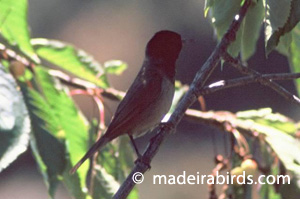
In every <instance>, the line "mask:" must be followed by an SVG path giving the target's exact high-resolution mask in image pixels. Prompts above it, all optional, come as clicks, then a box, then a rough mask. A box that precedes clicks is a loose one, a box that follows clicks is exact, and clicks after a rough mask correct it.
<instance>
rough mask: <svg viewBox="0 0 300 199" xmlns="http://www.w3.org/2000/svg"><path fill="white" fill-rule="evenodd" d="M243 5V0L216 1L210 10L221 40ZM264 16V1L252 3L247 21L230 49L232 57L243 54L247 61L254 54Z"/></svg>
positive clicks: (245, 20) (242, 25) (246, 17)
mask: <svg viewBox="0 0 300 199" xmlns="http://www.w3.org/2000/svg"><path fill="white" fill-rule="evenodd" d="M241 3H242V2H241V0H227V1H223V0H214V3H213V5H212V6H211V8H210V17H211V21H212V25H213V27H214V29H215V31H216V33H217V38H218V39H219V40H220V39H221V38H222V37H223V35H224V34H225V33H226V32H227V30H228V28H229V26H230V24H231V23H232V21H233V20H234V19H235V17H238V16H237V14H238V11H239V9H240V6H241ZM263 16H264V9H263V3H262V1H257V2H255V1H252V4H251V6H250V8H249V9H248V12H247V14H246V16H245V19H244V21H243V23H242V24H241V27H240V29H239V30H238V32H237V34H236V40H235V41H234V42H233V43H232V44H231V45H230V46H229V48H228V52H229V53H230V54H231V55H232V56H234V57H236V56H238V54H239V53H241V57H242V59H243V60H247V59H248V58H250V57H251V56H252V55H253V54H254V52H255V49H256V42H257V40H258V37H259V32H260V27H261V24H262V21H263Z"/></svg>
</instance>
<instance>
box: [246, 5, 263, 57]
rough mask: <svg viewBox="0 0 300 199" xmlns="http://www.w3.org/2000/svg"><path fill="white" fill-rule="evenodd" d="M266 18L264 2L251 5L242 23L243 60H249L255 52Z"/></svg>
mask: <svg viewBox="0 0 300 199" xmlns="http://www.w3.org/2000/svg"><path fill="white" fill-rule="evenodd" d="M263 18H264V6H263V2H262V0H259V1H257V3H253V2H252V4H251V7H250V8H249V10H248V12H247V15H246V16H245V18H244V22H243V23H242V27H241V28H242V32H243V33H242V38H241V40H242V41H241V58H242V60H243V61H246V60H247V59H249V58H250V57H251V56H252V55H253V54H254V52H255V49H256V42H257V40H258V38H259V33H260V28H261V24H262V21H263Z"/></svg>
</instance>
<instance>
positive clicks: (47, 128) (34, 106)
mask: <svg viewBox="0 0 300 199" xmlns="http://www.w3.org/2000/svg"><path fill="white" fill-rule="evenodd" d="M23 93H25V96H26V98H27V100H26V101H28V103H27V104H28V107H29V110H30V116H31V120H32V127H33V135H32V137H31V148H32V151H33V154H34V156H35V159H36V161H37V163H38V165H39V168H40V171H41V172H42V174H43V177H44V181H45V183H46V185H47V187H48V192H49V195H50V196H51V197H52V198H54V194H55V191H56V188H57V185H58V182H59V181H60V179H61V176H62V173H63V171H64V168H65V147H64V143H63V141H60V140H58V139H57V138H55V137H54V135H55V134H59V131H61V129H59V128H58V125H57V121H56V118H54V115H53V114H52V110H51V109H50V107H49V105H48V104H47V103H46V102H45V100H44V99H43V98H42V97H41V96H40V95H39V94H38V93H37V92H36V91H34V90H31V89H26V88H23Z"/></svg>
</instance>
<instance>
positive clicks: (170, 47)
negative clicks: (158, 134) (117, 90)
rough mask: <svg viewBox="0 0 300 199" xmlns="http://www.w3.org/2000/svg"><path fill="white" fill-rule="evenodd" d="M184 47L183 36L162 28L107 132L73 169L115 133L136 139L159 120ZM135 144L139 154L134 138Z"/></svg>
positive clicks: (167, 105) (168, 100) (169, 99)
mask: <svg viewBox="0 0 300 199" xmlns="http://www.w3.org/2000/svg"><path fill="white" fill-rule="evenodd" d="M181 48H182V40H181V36H180V35H179V34H178V33H176V32H173V31H168V30H162V31H159V32H157V33H156V34H155V35H154V36H153V37H152V38H151V40H150V41H149V42H148V44H147V46H146V52H145V59H144V63H143V65H142V68H141V69H140V71H139V73H138V75H137V77H136V78H135V80H134V81H133V83H132V85H131V86H130V88H129V89H128V91H127V93H126V95H125V97H124V98H123V100H122V101H121V102H120V104H119V106H118V108H117V110H116V113H115V115H114V117H113V119H112V121H111V123H110V125H109V126H108V128H107V130H106V133H105V134H104V135H103V136H102V137H101V138H100V139H99V140H98V141H97V142H96V143H95V144H94V145H93V146H92V147H91V148H90V149H89V150H88V152H87V153H86V154H85V155H84V156H83V158H82V159H81V160H80V161H79V162H78V163H77V164H76V165H75V166H74V167H73V168H72V169H71V171H70V172H71V173H74V172H75V171H76V170H77V169H78V168H79V167H80V165H81V164H82V163H83V162H84V161H85V160H86V159H88V158H89V157H91V156H92V155H93V154H94V153H95V152H96V151H97V150H101V149H102V148H103V147H104V146H105V145H106V144H107V143H108V142H110V141H111V140H113V139H115V138H116V137H119V136H121V135H124V134H128V135H129V137H130V140H131V141H132V142H133V141H134V140H133V136H135V137H136V136H139V135H142V134H143V133H145V132H147V131H149V130H150V129H153V128H154V127H156V126H157V125H158V124H159V123H160V121H161V120H162V119H163V117H164V115H165V114H166V113H167V112H168V111H169V109H170V107H171V104H172V99H173V96H174V91H175V86H174V83H175V73H176V68H175V62H176V60H177V58H178V56H179V53H180V51H181ZM133 145H134V148H135V150H136V152H137V155H138V156H139V157H140V154H139V153H138V150H137V148H136V146H135V144H134V142H133Z"/></svg>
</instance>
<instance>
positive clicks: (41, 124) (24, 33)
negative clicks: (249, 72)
mask: <svg viewBox="0 0 300 199" xmlns="http://www.w3.org/2000/svg"><path fill="white" fill-rule="evenodd" d="M244 2H245V1H242V0H227V1H223V0H206V2H205V8H204V10H205V16H209V17H210V20H211V23H212V26H213V28H214V30H215V32H216V35H217V38H218V39H221V38H222V36H223V35H224V33H225V32H226V31H227V29H228V27H229V25H230V23H231V22H232V20H234V19H237V18H238V17H239V16H238V15H237V14H238V10H239V9H240V7H241V6H242V5H243V3H244ZM27 4H28V2H27V1H26V0H16V1H10V0H2V1H0V11H1V12H0V13H1V14H0V19H1V20H0V21H1V34H0V35H1V37H2V39H3V40H4V41H3V43H4V44H1V46H0V47H1V52H0V53H1V58H2V60H1V66H0V85H1V87H0V100H1V104H0V110H1V112H0V137H1V139H0V143H1V144H0V171H2V169H4V168H6V167H7V166H9V164H11V163H12V162H13V161H14V160H15V159H16V158H17V156H18V155H20V154H21V153H22V152H24V151H25V150H26V149H27V147H28V143H30V147H31V149H32V151H33V155H34V157H35V160H36V163H37V165H38V167H39V169H40V172H41V174H42V175H43V179H44V181H45V184H46V186H47V188H48V193H49V197H50V198H55V192H56V188H57V185H58V183H60V182H62V183H63V184H64V185H65V186H66V188H67V189H68V190H69V192H70V194H71V195H72V197H73V198H76V199H82V198H85V199H89V198H94V199H96V198H111V197H112V196H113V194H114V193H115V192H116V190H117V189H118V187H119V186H120V184H121V183H122V182H123V181H124V179H125V178H126V176H127V175H128V173H129V172H130V168H132V166H133V157H132V154H133V153H132V148H131V147H130V146H129V143H128V138H127V137H125V136H123V137H121V138H119V139H117V140H115V141H114V142H112V143H110V144H108V145H107V146H106V147H105V148H104V149H103V151H102V152H101V153H100V154H99V156H98V157H95V158H94V161H91V162H92V164H91V165H89V162H86V163H85V164H84V165H83V166H82V167H81V168H80V169H79V170H77V171H76V173H75V174H74V175H70V174H69V170H70V168H72V167H73V166H74V165H75V163H76V162H77V161H78V160H79V159H80V158H81V157H82V156H83V155H84V154H85V152H86V151H87V149H88V148H89V145H90V144H91V143H93V142H95V139H96V137H97V135H96V134H98V133H101V132H102V131H105V129H100V130H101V131H98V130H99V128H98V126H97V125H98V124H96V125H94V124H92V123H90V122H89V121H87V119H86V118H85V116H84V115H83V114H82V113H81V111H80V109H79V108H78V107H77V105H76V104H75V102H74V101H73V99H72V97H71V93H72V92H71V91H70V90H69V87H67V86H66V85H65V84H64V83H74V82H75V83H77V84H78V85H80V86H81V87H83V88H81V89H83V90H85V91H86V92H83V91H82V92H81V93H80V92H79V93H80V94H89V95H92V96H93V97H99V96H100V97H99V98H101V97H102V96H101V92H103V91H104V90H105V89H110V84H109V82H108V79H107V74H113V75H120V74H122V73H123V72H124V70H126V69H127V64H126V63H125V62H123V61H120V60H109V61H107V62H104V64H103V66H102V65H101V64H100V63H99V62H98V61H96V60H95V59H94V58H93V57H92V56H91V55H89V54H88V53H86V52H85V51H83V50H81V49H78V48H76V47H75V46H74V45H72V44H68V43H66V42H64V41H57V40H52V39H46V38H38V39H32V38H31V37H30V32H29V29H30V28H29V26H28V23H27V7H28V5H27ZM299 7H300V0H285V1H282V0H268V1H266V0H252V1H251V6H250V8H249V10H248V12H247V14H246V17H245V19H244V21H243V22H242V24H241V27H240V29H239V31H238V33H237V37H236V41H235V42H233V43H232V44H231V45H230V47H229V53H231V54H232V55H234V56H235V57H236V56H238V55H239V56H240V57H241V59H242V60H243V61H247V60H248V59H249V58H250V57H251V56H252V55H253V54H254V53H255V50H256V42H257V40H258V38H259V33H260V30H261V28H262V27H263V28H264V33H265V46H266V55H268V54H269V53H271V52H272V51H273V50H274V49H275V50H277V51H279V52H280V53H282V54H284V55H285V56H287V57H288V59H289V61H290V65H291V68H292V70H293V71H295V72H299V69H298V68H299V65H300V61H299V54H300V43H299V41H300V30H299V25H297V24H298V21H299V17H300V8H299ZM263 22H265V23H264V26H262V24H263ZM8 49H13V50H14V51H11V50H10V51H8ZM8 52H9V53H8ZM52 68H58V71H59V72H62V71H64V72H66V73H67V74H70V75H67V74H65V73H59V74H60V75H61V76H60V77H58V76H55V75H53V70H51V69H52ZM51 71H52V73H51ZM61 77H63V78H61ZM74 77H75V78H74ZM299 81H300V80H297V81H296V83H297V88H298V92H300V82H299ZM187 90H188V86H186V85H182V84H181V83H180V82H176V92H175V96H174V99H173V104H172V107H171V109H170V112H169V113H168V114H167V116H166V117H165V118H164V120H167V119H168V118H169V116H170V114H171V113H173V112H174V110H175V108H176V105H177V104H178V103H179V101H180V99H181V98H182V96H183V95H184V94H185V93H186V92H187ZM91 91H93V92H91ZM99 93H100V95H99ZM100 100H102V99H100ZM198 116H199V115H198ZM225 116H226V117H224V114H218V113H217V112H210V113H209V114H208V117H204V115H201V117H202V119H203V118H204V119H205V120H214V121H216V122H219V123H224V121H226V122H227V124H230V125H231V126H232V127H233V128H232V130H231V131H230V133H232V134H234V138H235V139H236V141H237V143H236V144H237V146H238V147H240V148H243V149H244V150H245V151H246V152H247V154H246V155H254V154H252V152H253V150H254V149H253V147H249V150H247V146H248V145H250V144H249V143H251V142H254V141H253V140H256V141H257V140H258V141H259V142H260V145H259V151H260V153H261V156H262V157H263V159H257V160H256V161H257V162H258V164H260V163H262V162H264V163H265V166H266V167H267V168H269V169H268V172H267V174H272V175H275V174H281V172H282V170H286V171H287V172H288V173H289V174H290V176H292V183H291V185H282V186H281V187H280V189H278V188H275V187H274V186H272V185H263V186H261V187H260V192H259V194H260V197H261V198H273V199H275V198H289V199H291V198H298V196H299V193H300V188H299V180H300V179H299V176H300V156H299V154H300V144H299V140H298V138H297V136H298V134H297V132H298V131H299V129H298V124H297V123H296V122H295V121H293V120H291V119H290V118H288V117H286V116H284V115H282V114H279V113H273V112H272V110H271V109H270V108H266V109H259V110H249V111H243V112H238V113H236V114H231V113H230V114H227V115H225ZM99 119H101V118H99ZM102 119H103V118H102ZM227 131H229V130H228V129H227ZM30 132H31V133H30ZM245 132H246V133H245ZM249 135H251V136H250V139H248V138H246V139H243V138H244V137H247V136H248V137H249ZM29 137H30V141H29ZM238 155H240V154H238V152H237V153H236V154H235V158H233V159H237V160H232V161H233V164H234V165H239V164H240V162H242V160H240V159H238V158H240V157H239V156H238ZM244 155H245V154H244ZM277 159H278V160H279V163H278V161H276V160H277ZM281 164H282V165H283V166H282V167H283V168H284V169H282V168H281V167H280V165H281ZM241 168H242V167H241ZM234 189H235V190H234V191H233V192H234V193H237V196H236V198H251V194H250V193H251V190H252V189H253V187H252V186H247V187H244V188H243V189H240V188H238V189H237V188H234ZM249 190H250V191H249ZM228 193H229V192H228ZM129 198H132V199H134V198H138V191H137V189H134V190H133V191H132V192H131V194H130V196H129Z"/></svg>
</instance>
